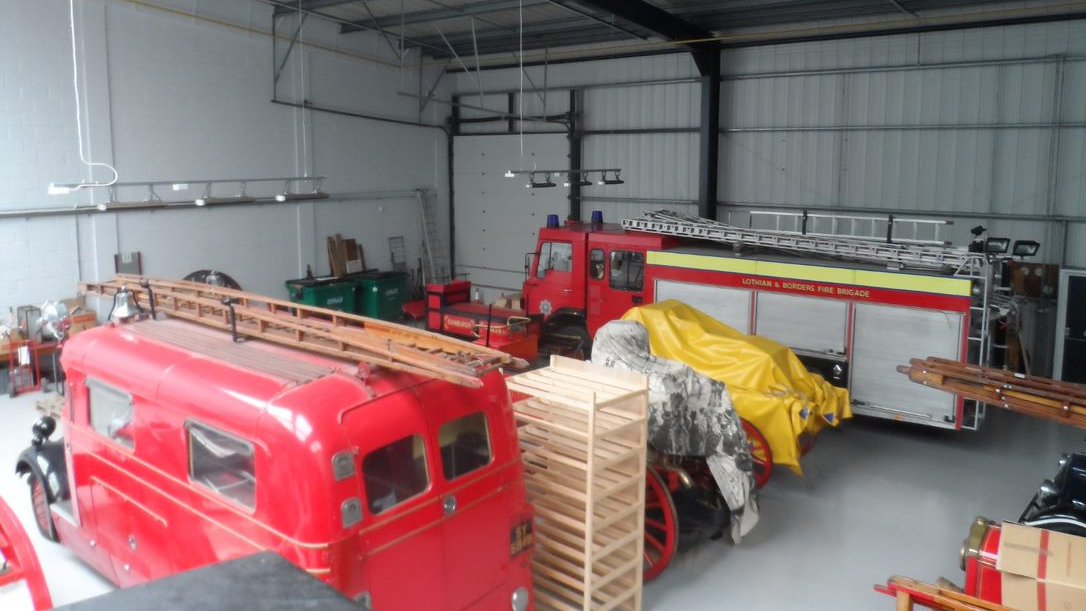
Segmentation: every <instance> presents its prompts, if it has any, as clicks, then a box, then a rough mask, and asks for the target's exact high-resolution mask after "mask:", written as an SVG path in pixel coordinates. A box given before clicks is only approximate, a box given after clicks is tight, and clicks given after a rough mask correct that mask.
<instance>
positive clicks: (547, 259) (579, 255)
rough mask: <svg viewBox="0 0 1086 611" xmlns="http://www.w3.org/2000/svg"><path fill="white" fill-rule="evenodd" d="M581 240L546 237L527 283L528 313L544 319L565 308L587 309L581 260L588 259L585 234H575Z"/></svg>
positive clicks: (573, 235) (541, 243) (572, 234)
mask: <svg viewBox="0 0 1086 611" xmlns="http://www.w3.org/2000/svg"><path fill="white" fill-rule="evenodd" d="M568 235H569V236H570V237H579V238H580V240H572V239H558V238H544V239H542V241H541V242H540V244H539V253H538V254H537V256H536V257H535V258H534V262H533V264H532V269H531V270H530V275H529V276H528V279H527V280H526V281H525V282H524V289H525V291H524V292H525V295H526V299H527V303H528V314H529V315H535V314H541V315H542V316H543V317H544V318H548V317H550V315H551V314H552V313H555V312H558V311H560V310H564V309H573V310H577V311H582V310H583V309H584V299H585V292H584V272H583V270H582V268H581V267H580V266H579V265H578V263H577V262H582V263H581V264H580V265H583V261H584V247H585V245H584V234H580V233H572V232H570V233H569V234H568Z"/></svg>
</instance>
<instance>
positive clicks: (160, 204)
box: [97, 199, 167, 212]
mask: <svg viewBox="0 0 1086 611" xmlns="http://www.w3.org/2000/svg"><path fill="white" fill-rule="evenodd" d="M166 206H167V204H166V202H164V201H162V200H157V199H152V200H145V201H138V202H115V201H110V202H105V203H102V204H98V206H97V208H98V209H99V210H101V211H103V212H105V211H106V210H142V209H143V208H165V207H166Z"/></svg>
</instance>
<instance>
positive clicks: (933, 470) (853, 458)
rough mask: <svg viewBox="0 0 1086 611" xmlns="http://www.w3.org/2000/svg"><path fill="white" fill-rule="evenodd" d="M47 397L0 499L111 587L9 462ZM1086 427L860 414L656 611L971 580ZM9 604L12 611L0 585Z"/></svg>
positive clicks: (25, 416)
mask: <svg viewBox="0 0 1086 611" xmlns="http://www.w3.org/2000/svg"><path fill="white" fill-rule="evenodd" d="M37 398H39V396H38V395H26V396H23V397H18V398H16V399H13V400H12V399H7V398H2V399H0V413H3V414H5V418H4V424H3V426H2V427H0V496H2V497H3V498H4V500H5V501H7V502H8V504H9V505H11V506H12V507H13V508H14V509H15V511H16V513H17V514H18V515H19V517H20V519H21V520H22V522H23V524H24V526H25V528H26V529H27V531H28V532H30V534H31V538H32V539H33V541H34V545H35V548H36V549H37V550H38V554H39V555H40V557H41V561H42V564H43V565H44V567H45V573H46V579H47V580H48V582H49V587H50V590H51V592H52V595H53V600H54V603H55V604H63V603H67V602H72V601H76V600H80V599H83V598H88V597H91V596H94V595H97V594H100V593H102V592H105V591H108V590H109V589H110V587H111V586H110V585H109V584H108V583H107V582H106V581H105V580H103V579H102V578H100V577H98V575H96V574H95V573H94V572H93V571H91V570H90V569H89V568H87V567H86V566H85V565H83V564H82V563H81V562H80V561H79V560H78V559H77V558H75V557H74V556H72V555H71V554H70V553H69V552H68V551H67V550H65V549H64V548H63V547H61V546H59V545H57V544H53V543H49V542H47V541H45V540H44V539H42V538H41V537H40V536H39V535H38V533H37V530H36V528H35V527H34V524H33V521H32V516H31V511H30V502H29V495H28V493H27V487H26V485H25V484H24V483H23V482H22V481H20V480H18V479H17V478H15V476H14V473H13V471H12V469H11V467H12V466H13V465H14V461H15V458H16V456H17V455H18V453H19V452H20V451H21V450H22V449H23V448H24V447H26V445H27V443H28V442H29V438H30V426H31V424H32V423H33V422H34V420H35V419H36V417H37V415H36V413H35V412H34V409H33V405H34V401H35V399H37ZM1082 441H1083V432H1082V431H1078V430H1076V429H1073V428H1069V427H1063V426H1060V425H1057V424H1053V423H1048V422H1043V421H1039V420H1034V419H1030V418H1025V417H1022V416H1018V415H1015V414H1011V413H1007V412H1002V411H998V410H990V413H989V418H988V420H987V421H986V422H985V424H984V426H983V427H982V428H981V430H980V431H979V432H976V433H973V432H962V433H954V432H948V431H937V430H933V429H926V428H923V427H916V426H910V425H904V424H898V423H893V422H886V421H878V420H870V419H857V420H854V421H851V422H846V423H845V424H844V426H843V427H842V429H841V430H839V431H827V432H825V433H823V434H822V435H821V436H820V437H819V439H818V441H817V443H816V444H815V447H814V449H813V451H812V452H811V453H810V454H809V455H808V456H807V457H806V458H805V459H804V461H803V466H804V470H805V475H804V476H803V477H796V476H794V475H792V474H791V473H788V472H786V471H784V470H777V471H775V472H774V474H773V478H772V479H771V480H770V482H769V484H768V485H767V486H766V487H765V488H764V489H763V490H762V492H761V512H762V513H761V522H760V523H759V524H758V526H757V527H756V528H755V530H754V531H753V532H752V533H751V534H750V535H748V536H747V537H746V538H745V539H744V540H743V542H742V543H741V544H740V545H738V546H733V545H731V544H730V543H724V542H720V541H717V542H705V543H704V544H701V545H698V546H696V547H694V548H693V549H690V550H687V551H686V552H684V553H682V554H680V555H679V556H678V557H677V558H676V559H675V561H674V562H673V564H672V565H671V567H670V568H669V569H668V571H667V572H666V573H664V574H663V575H662V576H661V577H660V578H659V579H657V580H656V581H655V582H653V583H651V584H649V585H648V586H647V587H646V589H645V598H644V600H645V604H644V607H645V608H646V609H652V610H683V611H699V610H708V609H834V610H841V611H847V610H859V609H864V610H868V609H892V608H893V601H892V600H891V599H890V598H887V597H884V596H881V595H879V594H876V593H874V592H873V591H872V589H871V586H872V585H873V584H875V583H879V582H884V581H885V580H886V578H887V577H889V576H891V575H895V574H900V575H907V576H910V577H915V578H919V579H923V580H928V581H933V580H935V579H936V578H938V577H940V576H945V577H948V578H950V579H951V580H952V581H955V582H958V583H960V582H961V581H962V572H961V571H960V570H959V568H958V550H959V547H960V545H961V541H962V539H963V538H964V537H965V534H966V530H967V528H968V527H969V524H970V522H971V521H972V519H973V518H974V517H975V516H977V515H985V516H987V517H990V518H993V519H1008V520H1013V519H1015V518H1017V517H1018V515H1019V513H1021V511H1022V508H1023V507H1024V506H1025V504H1026V503H1027V502H1028V500H1029V498H1030V496H1031V495H1032V494H1033V491H1034V490H1035V489H1036V488H1037V486H1038V485H1039V484H1040V482H1041V480H1042V479H1044V478H1045V477H1050V476H1051V475H1052V474H1053V473H1054V471H1055V462H1056V459H1057V458H1058V456H1059V454H1060V452H1064V451H1069V450H1073V449H1077V448H1082V447H1083V443H1082ZM0 608H5V609H7V608H9V607H8V606H7V605H6V604H5V599H4V598H3V597H2V594H0Z"/></svg>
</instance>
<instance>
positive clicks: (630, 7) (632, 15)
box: [551, 0, 720, 74]
mask: <svg viewBox="0 0 1086 611" xmlns="http://www.w3.org/2000/svg"><path fill="white" fill-rule="evenodd" d="M551 2H553V3H554V4H559V5H562V6H567V5H569V4H576V5H581V6H587V7H591V8H594V9H597V10H600V11H603V12H606V13H610V14H612V15H614V16H615V17H618V18H620V19H622V20H624V21H628V22H630V23H632V24H634V25H636V26H637V27H639V28H644V29H646V30H648V31H650V32H653V33H655V34H657V35H659V36H660V37H662V38H664V39H666V40H671V41H700V40H705V39H710V38H713V33H712V32H710V31H708V30H705V29H702V28H701V27H699V26H696V25H694V24H692V23H690V22H688V21H685V20H683V19H681V18H679V17H677V16H675V15H674V14H673V13H669V12H668V11H665V10H664V9H662V8H659V7H657V6H654V5H652V4H649V3H648V2H645V1H644V0H551ZM686 46H687V47H689V48H690V50H691V51H692V52H693V54H694V61H695V62H696V63H697V64H698V70H699V71H701V73H702V74H708V72H709V70H710V66H709V64H710V63H711V62H710V61H709V59H708V55H711V54H712V53H719V52H720V48H719V45H717V44H716V43H715V42H706V43H701V42H694V43H690V44H687V45H686Z"/></svg>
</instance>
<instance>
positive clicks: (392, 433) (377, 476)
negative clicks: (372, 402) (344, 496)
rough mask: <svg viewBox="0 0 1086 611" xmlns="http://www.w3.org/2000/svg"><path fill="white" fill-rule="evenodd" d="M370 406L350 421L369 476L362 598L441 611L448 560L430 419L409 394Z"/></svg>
mask: <svg viewBox="0 0 1086 611" xmlns="http://www.w3.org/2000/svg"><path fill="white" fill-rule="evenodd" d="M370 407H371V406H365V407H362V408H360V409H356V410H353V411H352V412H350V413H349V414H348V416H347V417H346V419H345V420H344V426H345V427H346V429H347V433H348V435H349V437H350V439H352V440H354V442H355V443H356V444H357V447H358V454H359V462H360V465H359V467H360V468H359V473H360V474H361V478H362V491H363V499H362V504H363V518H362V529H361V530H360V531H359V534H358V537H359V541H358V543H359V550H360V551H361V554H360V556H361V558H360V562H361V569H362V575H363V586H364V591H363V592H362V593H361V594H360V595H359V596H360V600H365V601H367V602H368V604H369V606H370V608H373V609H387V610H389V611H396V610H400V609H402V610H404V611H409V610H410V611H414V610H416V609H435V608H439V607H435V604H436V603H437V602H438V601H441V600H442V596H443V592H444V590H445V581H446V577H445V575H444V573H443V570H444V562H445V558H444V549H443V545H442V535H443V533H442V529H441V519H442V509H441V498H440V496H439V494H438V492H437V490H436V489H435V482H434V473H435V471H434V466H435V465H437V464H438V463H437V458H436V457H435V456H434V452H435V449H434V447H433V445H432V444H431V443H430V440H429V431H428V423H427V422H426V419H425V418H424V416H423V415H422V410H421V406H419V405H418V403H417V401H416V400H415V397H414V396H413V395H412V394H411V393H409V392H402V393H400V394H398V395H397V396H396V397H395V400H394V401H383V402H378V403H377V406H376V408H374V409H370Z"/></svg>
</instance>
